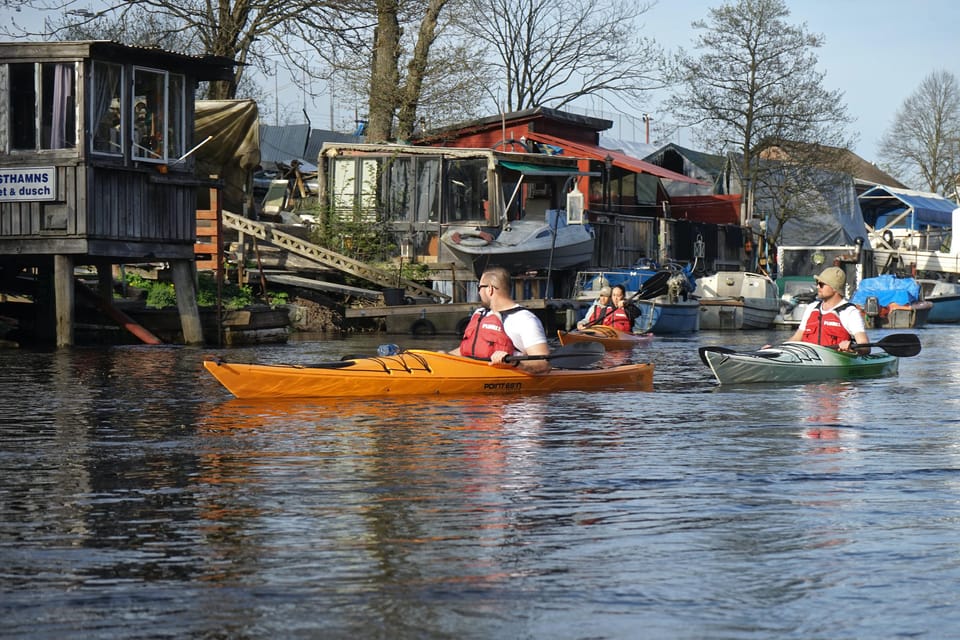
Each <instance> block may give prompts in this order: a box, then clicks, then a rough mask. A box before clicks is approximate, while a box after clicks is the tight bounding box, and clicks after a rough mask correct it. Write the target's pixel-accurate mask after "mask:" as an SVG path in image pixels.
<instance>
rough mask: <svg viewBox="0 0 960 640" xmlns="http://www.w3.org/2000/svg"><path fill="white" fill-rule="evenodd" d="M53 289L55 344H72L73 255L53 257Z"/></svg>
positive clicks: (60, 345)
mask: <svg viewBox="0 0 960 640" xmlns="http://www.w3.org/2000/svg"><path fill="white" fill-rule="evenodd" d="M53 290H54V302H55V307H56V311H55V312H54V313H55V318H56V326H57V346H58V347H70V346H73V315H74V311H73V302H74V290H73V256H68V255H55V256H54V257H53Z"/></svg>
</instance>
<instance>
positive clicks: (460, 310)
mask: <svg viewBox="0 0 960 640" xmlns="http://www.w3.org/2000/svg"><path fill="white" fill-rule="evenodd" d="M518 302H519V303H520V304H521V305H523V306H524V307H526V308H528V309H530V310H531V311H533V312H534V313H535V314H537V317H539V318H540V320H541V322H543V325H544V328H545V329H546V331H547V337H550V336H552V335H556V331H557V329H563V330H565V331H566V330H569V329H571V328H573V327H574V326H576V323H577V318H579V316H580V314H581V313H582V310H583V308H585V307H587V306H589V305H590V301H586V302H584V301H582V300H569V299H554V298H551V299H543V298H537V299H532V300H519V301H518ZM479 306H480V303H479V302H454V303H446V304H434V303H427V304H403V305H395V306H376V307H356V308H347V309H346V310H345V311H344V317H345V318H346V319H348V320H350V319H376V318H382V319H383V321H384V325H385V331H386V332H387V333H394V334H407V335H414V336H431V335H462V334H463V329H464V327H466V326H467V322H468V321H469V319H470V315H471V314H472V313H473V312H474V311H475V310H476V309H477V307H479Z"/></svg>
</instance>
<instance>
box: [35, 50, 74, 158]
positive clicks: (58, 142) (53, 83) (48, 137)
mask: <svg viewBox="0 0 960 640" xmlns="http://www.w3.org/2000/svg"><path fill="white" fill-rule="evenodd" d="M40 66H41V69H42V72H41V81H42V82H43V85H42V87H43V89H42V93H41V96H42V98H43V104H42V105H41V109H40V115H41V127H42V128H41V131H42V134H43V135H42V139H41V141H40V148H41V149H73V148H75V147H76V146H77V106H76V96H75V95H74V84H75V83H74V65H73V63H50V62H47V63H44V64H42V65H40Z"/></svg>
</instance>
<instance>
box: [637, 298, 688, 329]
mask: <svg viewBox="0 0 960 640" xmlns="http://www.w3.org/2000/svg"><path fill="white" fill-rule="evenodd" d="M634 303H635V304H636V305H637V308H638V309H640V315H639V316H637V319H636V320H635V321H634V323H633V330H634V331H635V332H637V333H647V332H649V333H652V334H654V335H658V336H660V335H674V334H683V333H695V332H697V331H699V330H700V303H699V302H697V301H696V300H694V299H693V298H689V299H687V298H684V297H682V296H675V295H663V296H656V297H655V298H650V299H648V300H635V301H634Z"/></svg>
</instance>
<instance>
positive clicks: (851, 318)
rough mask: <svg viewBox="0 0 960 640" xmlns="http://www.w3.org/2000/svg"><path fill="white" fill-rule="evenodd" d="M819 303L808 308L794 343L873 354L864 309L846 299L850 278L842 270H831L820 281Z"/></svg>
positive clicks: (793, 339)
mask: <svg viewBox="0 0 960 640" xmlns="http://www.w3.org/2000/svg"><path fill="white" fill-rule="evenodd" d="M815 279H816V281H817V298H818V300H817V302H814V303H812V304H809V305H807V309H806V311H804V313H803V318H802V319H801V320H800V326H799V327H798V328H797V331H796V332H795V333H794V334H793V335H792V336H790V340H789V341H790V342H798V341H802V342H810V343H813V344H821V345H824V346H836V347H837V349H839V350H840V351H857V352H858V353H863V354H866V353H870V347H858V346H857V343H859V344H866V343H868V342H870V339H869V338H868V337H867V332H866V329H865V328H864V325H863V316H862V315H860V309H858V308H857V307H856V306H854V305H853V304H852V303H850V302H849V301H848V300H847V299H846V298H844V297H843V287H844V286H845V285H846V284H847V276H846V274H845V273H844V272H843V269H841V268H840V267H827V268H826V269H824V270H823V272H822V273H821V274H820V275H818V276H817V277H816V278H815Z"/></svg>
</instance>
